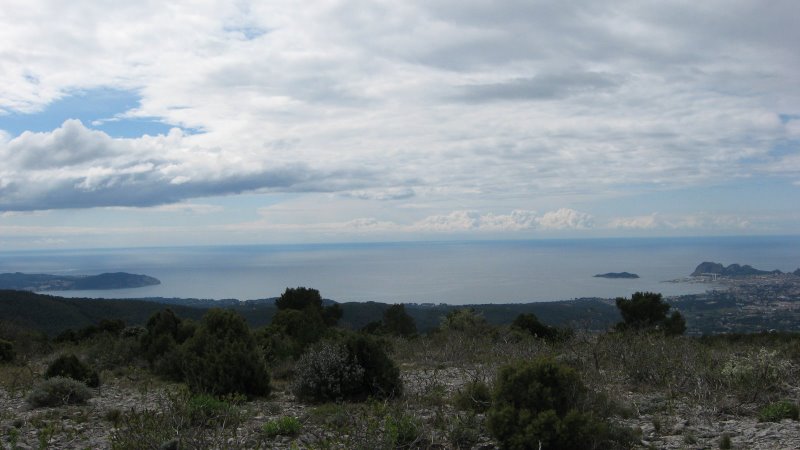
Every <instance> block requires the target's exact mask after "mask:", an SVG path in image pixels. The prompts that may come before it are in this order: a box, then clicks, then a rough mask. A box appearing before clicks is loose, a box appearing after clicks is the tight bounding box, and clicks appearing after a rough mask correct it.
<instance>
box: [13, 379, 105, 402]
mask: <svg viewBox="0 0 800 450" xmlns="http://www.w3.org/2000/svg"><path fill="white" fill-rule="evenodd" d="M91 397H92V392H91V391H90V390H89V388H87V387H86V385H85V384H84V383H82V382H81V381H78V380H75V379H73V378H67V377H52V378H49V379H47V380H44V381H42V382H41V383H39V384H37V385H36V386H35V387H34V388H33V390H32V391H31V393H30V394H28V397H27V398H26V400H27V402H28V404H30V405H31V406H33V407H35V408H38V407H43V406H62V405H80V404H84V403H86V401H87V400H89V399H90V398H91Z"/></svg>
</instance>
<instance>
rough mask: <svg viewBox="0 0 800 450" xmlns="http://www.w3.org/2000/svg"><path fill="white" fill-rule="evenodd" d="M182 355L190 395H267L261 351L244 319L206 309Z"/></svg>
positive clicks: (221, 311)
mask: <svg viewBox="0 0 800 450" xmlns="http://www.w3.org/2000/svg"><path fill="white" fill-rule="evenodd" d="M182 353H183V355H182V356H183V364H184V367H183V368H184V378H185V381H186V384H187V385H188V386H189V388H190V389H191V390H192V391H193V392H200V393H209V394H213V395H226V394H233V393H239V394H244V395H247V396H263V395H267V394H269V391H270V378H269V373H268V372H267V367H266V364H265V363H264V359H263V357H262V355H261V352H260V351H259V349H258V347H257V346H256V342H255V339H254V338H253V336H252V334H250V329H249V328H248V326H247V322H246V321H245V319H244V318H243V317H242V316H240V315H239V314H237V313H235V312H233V311H226V310H222V309H212V310H209V311H208V312H207V313H206V315H205V316H203V320H202V322H201V324H200V326H199V327H198V329H197V331H196V332H195V334H194V336H192V337H191V338H190V339H189V340H187V341H186V342H185V343H184V345H183V348H182Z"/></svg>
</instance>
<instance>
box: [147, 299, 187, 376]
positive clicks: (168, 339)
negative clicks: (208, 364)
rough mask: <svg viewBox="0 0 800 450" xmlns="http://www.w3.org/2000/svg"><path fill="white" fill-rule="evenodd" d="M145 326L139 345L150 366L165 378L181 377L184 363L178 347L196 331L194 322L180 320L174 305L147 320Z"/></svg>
mask: <svg viewBox="0 0 800 450" xmlns="http://www.w3.org/2000/svg"><path fill="white" fill-rule="evenodd" d="M146 328H147V331H146V332H145V333H143V334H141V338H140V340H139V345H140V347H141V353H142V356H144V358H145V359H146V360H147V362H148V363H149V364H150V368H151V369H152V370H153V372H155V373H156V374H157V375H160V376H162V377H164V378H167V379H169V380H173V381H182V380H183V367H182V360H181V357H180V351H179V348H178V347H179V346H180V345H181V344H182V343H183V342H185V341H186V340H187V339H189V338H190V337H191V336H193V335H194V331H195V329H196V325H195V324H194V322H191V321H189V320H181V319H180V318H179V317H178V316H176V315H175V313H173V312H172V310H171V309H163V310H161V311H158V312H156V313H155V314H153V315H152V316H151V317H150V319H148V320H147V326H146Z"/></svg>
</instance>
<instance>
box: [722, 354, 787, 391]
mask: <svg viewBox="0 0 800 450" xmlns="http://www.w3.org/2000/svg"><path fill="white" fill-rule="evenodd" d="M790 372H791V363H790V362H789V361H787V360H785V359H783V358H781V357H780V356H778V352H777V351H769V350H767V349H764V348H762V349H760V350H759V351H758V353H755V354H745V355H740V356H733V357H731V358H730V359H729V360H728V361H727V362H726V363H725V365H724V366H723V368H722V377H723V380H724V381H725V382H726V384H727V385H728V387H729V388H731V389H732V390H733V391H734V393H735V394H736V395H737V396H738V397H739V398H741V399H743V400H746V401H754V400H756V399H757V398H759V397H761V396H763V395H765V394H768V393H770V392H775V391H779V390H780V388H781V385H782V383H784V380H786V379H787V377H789V375H790Z"/></svg>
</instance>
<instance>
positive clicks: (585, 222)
mask: <svg viewBox="0 0 800 450" xmlns="http://www.w3.org/2000/svg"><path fill="white" fill-rule="evenodd" d="M537 222H538V223H539V225H540V226H541V227H542V228H544V229H547V230H584V229H587V228H592V227H593V226H594V219H593V218H592V216H591V215H589V214H586V213H582V212H580V211H575V210H574V209H569V208H561V209H559V210H557V211H551V212H548V213H545V215H543V216H542V217H540V218H539V219H537Z"/></svg>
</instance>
